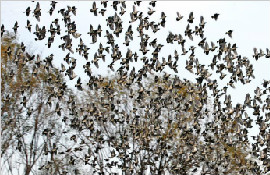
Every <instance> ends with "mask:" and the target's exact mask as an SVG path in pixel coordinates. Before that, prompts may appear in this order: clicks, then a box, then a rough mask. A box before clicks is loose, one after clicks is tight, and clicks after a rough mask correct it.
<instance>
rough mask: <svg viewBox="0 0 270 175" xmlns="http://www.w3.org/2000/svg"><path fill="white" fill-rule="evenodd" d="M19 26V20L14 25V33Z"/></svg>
mask: <svg viewBox="0 0 270 175" xmlns="http://www.w3.org/2000/svg"><path fill="white" fill-rule="evenodd" d="M18 28H19V26H18V22H17V21H16V23H15V24H14V27H13V28H12V29H13V30H14V33H15V34H16V33H17V29H18Z"/></svg>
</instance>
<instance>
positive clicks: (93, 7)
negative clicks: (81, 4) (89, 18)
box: [90, 1, 98, 16]
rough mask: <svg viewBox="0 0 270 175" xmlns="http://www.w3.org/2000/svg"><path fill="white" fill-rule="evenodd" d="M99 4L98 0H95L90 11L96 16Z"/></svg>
mask: <svg viewBox="0 0 270 175" xmlns="http://www.w3.org/2000/svg"><path fill="white" fill-rule="evenodd" d="M97 9H98V8H97V6H96V2H95V1H94V2H93V4H92V8H91V9H90V12H92V13H94V15H95V16H97Z"/></svg>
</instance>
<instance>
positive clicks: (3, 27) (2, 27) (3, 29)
mask: <svg viewBox="0 0 270 175" xmlns="http://www.w3.org/2000/svg"><path fill="white" fill-rule="evenodd" d="M5 31H6V30H5V26H4V24H2V25H1V37H2V36H3V33H4V32H5Z"/></svg>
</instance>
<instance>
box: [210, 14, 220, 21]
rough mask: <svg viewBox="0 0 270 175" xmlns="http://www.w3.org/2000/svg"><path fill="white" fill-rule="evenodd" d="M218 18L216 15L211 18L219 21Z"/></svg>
mask: <svg viewBox="0 0 270 175" xmlns="http://www.w3.org/2000/svg"><path fill="white" fill-rule="evenodd" d="M218 16H219V14H218V13H215V14H214V15H213V16H211V18H212V19H214V20H218Z"/></svg>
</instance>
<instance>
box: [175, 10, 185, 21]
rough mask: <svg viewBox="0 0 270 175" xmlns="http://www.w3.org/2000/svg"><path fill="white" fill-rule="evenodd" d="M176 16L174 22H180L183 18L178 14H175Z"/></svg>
mask: <svg viewBox="0 0 270 175" xmlns="http://www.w3.org/2000/svg"><path fill="white" fill-rule="evenodd" d="M176 15H177V17H176V21H180V20H181V19H182V18H183V16H181V14H180V13H179V12H176Z"/></svg>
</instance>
